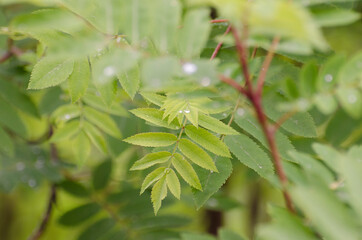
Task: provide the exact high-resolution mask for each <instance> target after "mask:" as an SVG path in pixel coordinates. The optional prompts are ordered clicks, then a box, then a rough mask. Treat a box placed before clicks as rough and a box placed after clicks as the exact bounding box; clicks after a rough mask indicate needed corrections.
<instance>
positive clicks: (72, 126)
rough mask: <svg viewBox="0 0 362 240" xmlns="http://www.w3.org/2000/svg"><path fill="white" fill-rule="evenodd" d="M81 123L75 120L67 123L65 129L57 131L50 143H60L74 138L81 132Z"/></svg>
mask: <svg viewBox="0 0 362 240" xmlns="http://www.w3.org/2000/svg"><path fill="white" fill-rule="evenodd" d="M79 124H80V123H79V121H78V120H74V121H71V122H68V123H65V124H64V126H63V127H61V128H58V129H56V130H55V132H54V134H53V136H52V137H51V138H50V139H49V141H50V142H60V141H64V140H67V139H69V138H71V137H73V136H74V135H75V134H77V132H79Z"/></svg>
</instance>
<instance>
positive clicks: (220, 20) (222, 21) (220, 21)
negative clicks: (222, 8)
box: [210, 19, 229, 23]
mask: <svg viewBox="0 0 362 240" xmlns="http://www.w3.org/2000/svg"><path fill="white" fill-rule="evenodd" d="M210 22H211V23H224V22H229V20H227V19H213V20H211V21H210Z"/></svg>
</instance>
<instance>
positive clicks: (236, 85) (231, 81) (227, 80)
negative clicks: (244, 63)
mask: <svg viewBox="0 0 362 240" xmlns="http://www.w3.org/2000/svg"><path fill="white" fill-rule="evenodd" d="M219 78H220V80H221V81H222V82H224V83H226V84H228V85H230V86H231V87H233V88H235V89H236V90H237V91H238V92H239V93H241V94H243V95H244V96H246V97H247V98H249V96H250V94H249V92H248V91H247V90H246V89H245V88H244V87H243V86H241V85H240V84H239V83H238V82H236V81H235V80H234V79H232V78H229V77H226V76H224V75H220V76H219Z"/></svg>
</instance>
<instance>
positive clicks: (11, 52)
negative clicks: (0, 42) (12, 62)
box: [0, 38, 23, 63]
mask: <svg viewBox="0 0 362 240" xmlns="http://www.w3.org/2000/svg"><path fill="white" fill-rule="evenodd" d="M22 53H23V51H22V50H21V49H19V48H17V47H16V46H14V42H13V40H12V39H10V38H9V39H8V50H7V51H6V52H5V53H4V54H3V55H2V56H1V57H0V63H3V62H5V61H6V60H8V59H9V58H11V57H12V56H20V55H21V54H22Z"/></svg>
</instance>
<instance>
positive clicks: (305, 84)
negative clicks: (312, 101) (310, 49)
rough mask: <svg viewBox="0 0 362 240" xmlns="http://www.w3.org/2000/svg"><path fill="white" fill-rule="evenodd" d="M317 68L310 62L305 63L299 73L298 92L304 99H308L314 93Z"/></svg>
mask: <svg viewBox="0 0 362 240" xmlns="http://www.w3.org/2000/svg"><path fill="white" fill-rule="evenodd" d="M317 77H318V66H317V64H316V63H315V62H314V61H312V62H308V63H306V64H305V65H304V66H303V68H302V70H301V71H300V82H299V87H300V92H301V93H302V95H303V96H305V97H310V96H312V95H313V94H314V93H315V92H316V90H317V89H316V88H317V86H316V85H317V84H316V83H317Z"/></svg>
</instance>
